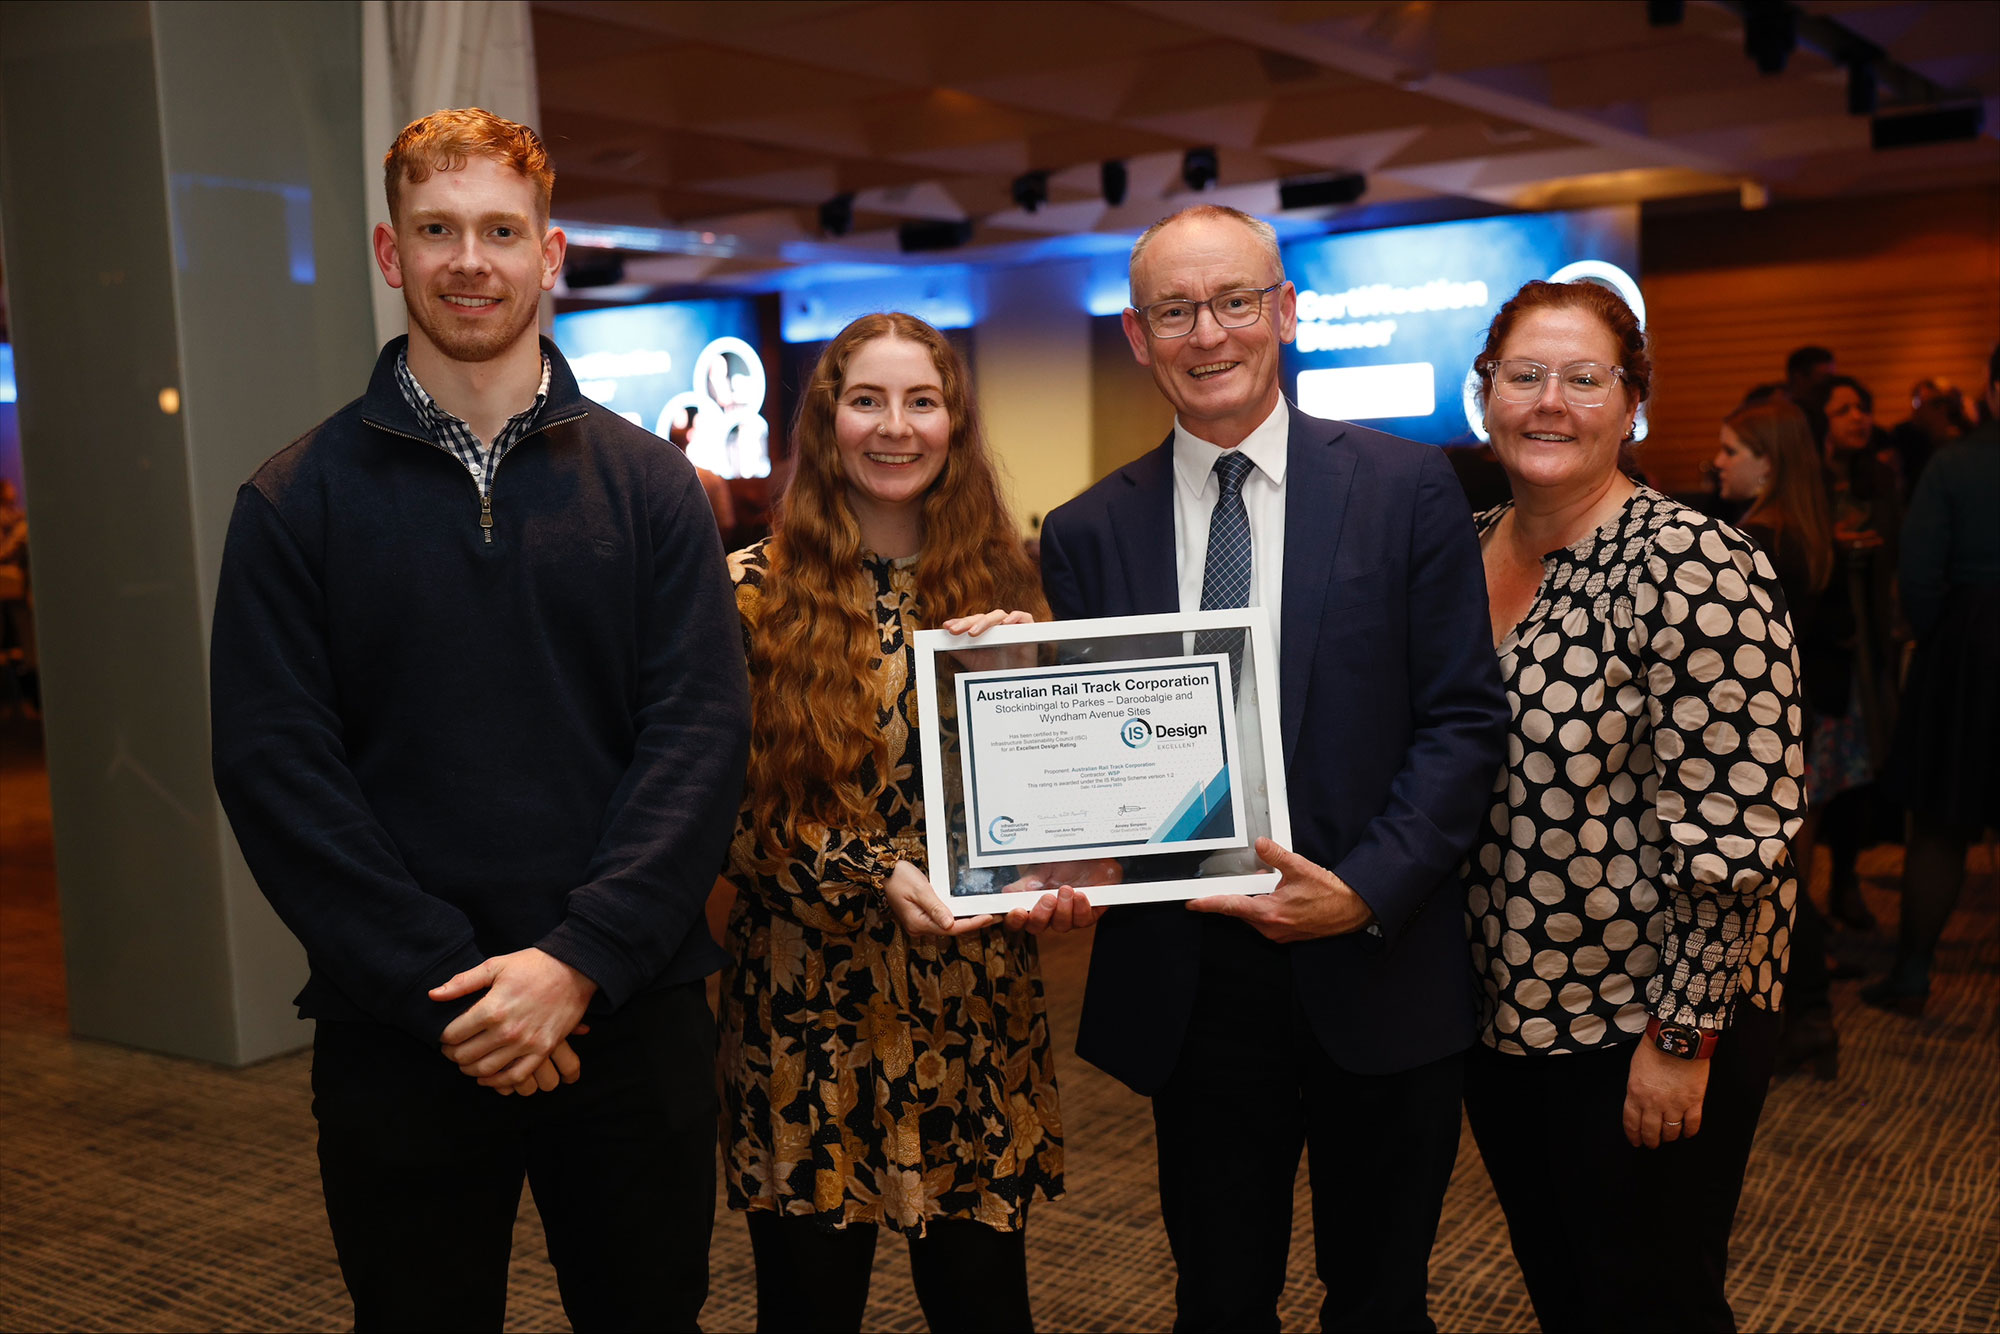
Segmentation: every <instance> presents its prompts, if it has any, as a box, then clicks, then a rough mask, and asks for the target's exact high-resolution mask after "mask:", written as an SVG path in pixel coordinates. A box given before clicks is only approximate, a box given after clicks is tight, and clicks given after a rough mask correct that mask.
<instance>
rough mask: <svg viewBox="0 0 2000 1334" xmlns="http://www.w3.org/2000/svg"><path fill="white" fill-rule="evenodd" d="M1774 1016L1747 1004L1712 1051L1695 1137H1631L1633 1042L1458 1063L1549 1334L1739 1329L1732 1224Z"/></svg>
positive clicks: (1766, 1079)
mask: <svg viewBox="0 0 2000 1334" xmlns="http://www.w3.org/2000/svg"><path fill="white" fill-rule="evenodd" d="M1777 1032H1778V1023H1777V1016H1775V1015H1773V1014H1771V1013H1769V1012H1768V1011H1765V1010H1759V1009H1755V1008H1753V1007H1751V1006H1750V1005H1748V1004H1741V1005H1738V1006H1737V1009H1736V1019H1735V1024H1734V1026H1733V1027H1732V1028H1730V1030H1729V1031H1728V1032H1727V1033H1725V1034H1723V1036H1722V1038H1721V1040H1720V1041H1719V1042H1718V1043H1717V1044H1716V1048H1715V1054H1714V1056H1713V1057H1711V1058H1710V1061H1709V1073H1708V1092H1707V1094H1706V1095H1705V1096H1704V1098H1703V1100H1702V1109H1701V1117H1702V1120H1701V1132H1700V1133H1699V1134H1697V1135H1696V1136H1694V1138H1692V1139H1683V1140H1676V1141H1674V1142H1673V1143H1671V1144H1663V1145H1661V1146H1660V1147H1659V1148H1657V1149H1642V1148H1634V1147H1633V1146H1632V1145H1631V1143H1629V1142H1628V1141H1627V1140H1626V1138H1625V1127H1624V1107H1625V1081H1626V1076H1627V1075H1628V1074H1629V1072H1630V1070H1631V1065H1632V1052H1633V1051H1634V1049H1635V1048H1636V1046H1637V1044H1636V1043H1632V1042H1624V1043H1620V1044H1619V1045H1617V1046H1615V1047H1605V1048H1600V1049H1599V1050H1597V1051H1594V1052H1587V1053H1582V1054H1578V1055H1565V1056H1549V1055H1535V1056H1505V1055H1502V1054H1500V1053H1499V1052H1496V1051H1493V1050H1492V1049H1491V1048H1489V1047H1486V1046H1484V1045H1481V1046H1476V1047H1474V1048H1473V1049H1472V1055H1471V1056H1470V1057H1469V1058H1468V1059H1467V1061H1466V1066H1465V1107H1466V1111H1467V1112H1468V1113H1470V1115H1471V1119H1472V1133H1473V1135H1474V1136H1475V1137H1476V1138H1477V1139H1478V1141H1479V1152H1480V1155H1481V1156H1482V1157H1483V1158H1485V1160H1486V1171H1487V1173H1488V1175H1490V1176H1491V1177H1492V1178H1493V1189H1494V1190H1495V1192H1496V1193H1498V1195H1499V1196H1500V1207H1501V1208H1502V1209H1503V1210H1504V1211H1505V1212H1506V1214H1507V1230H1508V1231H1509V1233H1511V1234H1512V1238H1513V1243H1514V1258H1515V1259H1516V1260H1518V1261H1519V1262H1520V1265H1521V1275H1522V1277H1523V1278H1525V1279H1526V1280H1527V1283H1528V1295H1529V1297H1531V1298H1533V1299H1534V1303H1535V1317H1536V1319H1537V1320H1539V1321H1540V1322H1541V1326H1542V1328H1543V1329H1544V1330H1546V1331H1548V1332H1549V1334H1565V1331H1569V1330H1674V1331H1678V1330H1734V1329H1735V1328H1736V1317H1735V1314H1734V1313H1733V1312H1732V1311H1731V1310H1730V1309H1729V1299H1728V1298H1727V1296H1725V1295H1724V1292H1723V1281H1724V1279H1725V1277H1726V1276H1727V1273H1728V1268H1729V1228H1730V1225H1731V1224H1732V1223H1733V1222H1734V1221H1735V1218H1736V1201H1737V1199H1738V1197H1740V1196H1741V1195H1742V1193H1743V1170H1744V1167H1745V1165H1746V1164H1747V1163H1748V1162H1749V1159H1750V1145H1751V1141H1752V1140H1753V1139H1754V1138H1755V1137H1756V1134H1757V1118H1758V1116H1759V1115H1760V1114H1761V1113H1762V1112H1763V1110H1764V1094H1765V1091H1766V1090H1767V1089H1768V1088H1769V1087H1770V1083H1771V1064H1772V1061H1773V1059H1774V1057H1775V1055H1776V1051H1777Z"/></svg>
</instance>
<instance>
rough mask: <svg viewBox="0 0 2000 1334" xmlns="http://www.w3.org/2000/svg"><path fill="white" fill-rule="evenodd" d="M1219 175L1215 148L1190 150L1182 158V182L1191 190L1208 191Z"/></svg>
mask: <svg viewBox="0 0 2000 1334" xmlns="http://www.w3.org/2000/svg"><path fill="white" fill-rule="evenodd" d="M1219 174H1220V173H1219V171H1218V170H1217V167H1216V162H1215V150H1214V149H1213V148H1190V149H1189V150H1188V151H1187V155H1186V156H1184V157H1183V158H1181V180H1183V181H1185V182H1186V183H1187V188H1188V189H1190V190H1196V191H1200V190H1206V189H1207V188H1208V187H1209V186H1211V185H1214V184H1215V178H1216V176H1217V175H1219Z"/></svg>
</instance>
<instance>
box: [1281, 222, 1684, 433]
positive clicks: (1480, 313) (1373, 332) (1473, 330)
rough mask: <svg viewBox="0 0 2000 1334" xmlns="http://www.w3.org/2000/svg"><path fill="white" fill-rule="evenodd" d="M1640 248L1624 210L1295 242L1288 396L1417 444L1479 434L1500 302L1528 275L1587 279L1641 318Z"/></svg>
mask: <svg viewBox="0 0 2000 1334" xmlns="http://www.w3.org/2000/svg"><path fill="white" fill-rule="evenodd" d="M1638 251H1639V245H1638V211H1637V210H1636V209H1634V208H1631V207H1619V208H1602V209H1584V210H1578V211H1575V212H1570V213H1538V214H1523V215H1520V216H1513V217H1501V218H1480V219H1476V220H1473V221H1468V222H1444V223H1432V224H1428V225H1425V226H1418V227H1393V228H1385V229H1383V230H1380V231H1371V232H1345V233H1341V234H1339V235H1336V236H1325V237H1319V238H1315V239H1312V240H1304V241H1295V242H1292V243H1290V244H1288V245H1286V246H1285V247H1284V256H1285V273H1286V276H1288V277H1289V278H1290V279H1291V280H1292V283H1293V285H1294V286H1296V287H1297V288H1298V293H1299V296H1298V315H1299V322H1298V338H1297V341H1296V342H1295V343H1293V344H1292V345H1291V346H1289V347H1287V348H1286V349H1285V354H1284V367H1285V374H1286V376H1287V378H1288V380H1289V382H1290V383H1289V388H1290V389H1291V391H1292V393H1293V395H1294V401H1295V402H1297V403H1298V404H1299V406H1300V407H1301V408H1303V409H1305V410H1306V411H1307V412H1311V413H1314V414H1315V415H1318V416H1328V417H1337V418H1341V419H1343V420H1353V421H1366V422H1367V423H1368V424H1369V425H1370V426H1374V427H1376V428H1378V429H1380V430H1384V431H1388V432H1390V433H1392V434H1395V435H1401V436H1407V437H1408V438H1410V439H1412V440H1427V441H1430V442H1431V443H1433V444H1447V443H1457V442H1468V441H1470V440H1473V439H1478V440H1484V439H1485V438H1486V436H1485V431H1484V429H1483V427H1482V424H1481V422H1480V413H1479V408H1478V403H1477V399H1476V395H1475V392H1474V391H1475V389H1476V381H1475V380H1474V379H1472V378H1471V375H1472V373H1471V365H1472V359H1473V358H1474V357H1475V356H1477V355H1478V353H1479V348H1480V345H1481V343H1482V341H1483V339H1484V337H1485V333H1486V326H1487V325H1488V324H1489V323H1491V322H1492V319H1493V316H1494V314H1495V313H1497V312H1498V311H1499V309H1500V307H1501V305H1502V304H1503V303H1505V302H1506V301H1507V299H1508V298H1510V297H1511V296H1513V295H1514V293H1515V292H1516V291H1518V290H1520V287H1521V285H1522V284H1523V283H1526V282H1528V281H1530V280H1531V279H1536V278H1543V279H1551V280H1553V281H1557V282H1567V281H1570V280H1573V279H1587V280H1590V281H1593V282H1601V283H1604V284H1605V285H1606V286H1609V287H1611V288H1613V289H1614V290H1616V291H1617V292H1618V293H1619V294H1620V295H1621V296H1623V297H1624V298H1625V299H1626V301H1627V302H1629V303H1631V305H1632V307H1633V310H1634V313H1636V314H1638V316H1639V318H1640V320H1641V321H1642V322H1643V321H1644V319H1645V302H1644V299H1643V298H1642V297H1641V296H1640V293H1639V287H1638V284H1637V282H1635V281H1634V280H1633V278H1632V277H1631V274H1633V273H1634V272H1636V271H1637V269H1638ZM1329 372H1333V373H1329ZM1639 433H1640V436H1641V438H1643V437H1644V434H1645V425H1644V421H1643V418H1642V420H1641V422H1640V425H1639Z"/></svg>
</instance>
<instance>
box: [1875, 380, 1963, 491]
mask: <svg viewBox="0 0 2000 1334" xmlns="http://www.w3.org/2000/svg"><path fill="white" fill-rule="evenodd" d="M1970 429H1972V421H1971V419H1970V418H1969V417H1968V416H1967V415H1966V411H1965V400H1964V398H1963V397H1962V396H1961V395H1960V394H1959V392H1958V390H1956V389H1954V388H1953V387H1952V386H1951V385H1949V384H1947V383H1945V382H1944V381H1942V380H1919V381H1917V383H1916V384H1915V385H1913V386H1912V387H1911V389H1910V416H1909V420H1907V421H1905V422H1903V423H1901V424H1900V425H1898V426H1897V427H1896V429H1895V430H1893V431H1891V432H1889V449H1890V450H1891V458H1892V459H1893V460H1894V463H1895V467H1896V469H1897V471H1898V472H1899V473H1900V474H1901V476H1902V483H1903V492H1904V494H1905V495H1909V494H1912V493H1914V492H1915V490H1916V485H1917V478H1918V477H1919V476H1921V475H1922V473H1923V470H1924V465H1925V464H1926V463H1928V462H1930V459H1931V455H1933V454H1935V453H1936V452H1937V451H1938V450H1940V449H1942V448H1944V447H1945V446H1946V445H1948V444H1950V443H1951V442H1952V441H1954V440H1956V439H1958V437H1960V436H1962V435H1964V434H1965V433H1966V432H1967V431H1968V430H1970Z"/></svg>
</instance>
